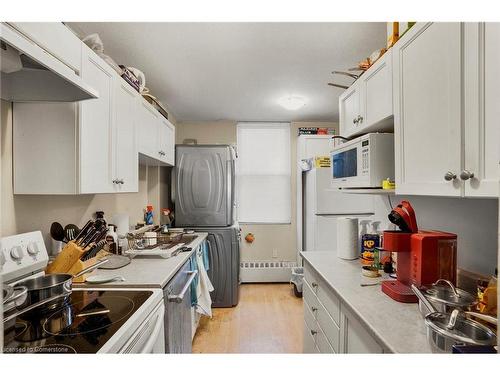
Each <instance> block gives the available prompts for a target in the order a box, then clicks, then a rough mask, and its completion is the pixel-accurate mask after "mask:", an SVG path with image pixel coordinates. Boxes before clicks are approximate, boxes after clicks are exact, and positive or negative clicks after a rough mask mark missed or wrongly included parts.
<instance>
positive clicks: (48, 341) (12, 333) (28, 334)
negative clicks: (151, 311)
mask: <svg viewBox="0 0 500 375" xmlns="http://www.w3.org/2000/svg"><path fill="white" fill-rule="evenodd" d="M152 294H153V292H152V291H147V290H116V291H115V290H77V291H73V292H72V293H71V295H70V296H69V298H68V299H67V300H66V301H65V303H64V304H63V305H62V306H59V307H57V308H55V309H46V310H43V311H40V312H37V314H29V313H26V314H23V315H21V316H19V317H17V318H16V321H15V324H14V325H11V327H10V328H8V329H7V330H6V331H5V332H4V348H3V351H4V353H57V354H63V353H68V354H71V353H73V354H74V353H97V352H98V351H99V349H101V348H102V346H103V345H104V344H105V343H106V342H107V341H108V340H109V339H110V338H111V337H112V336H113V335H114V334H116V333H117V331H118V330H119V329H120V328H121V327H122V326H123V325H124V323H125V322H126V321H127V319H128V318H130V317H131V316H132V315H133V314H134V313H135V312H136V311H137V310H138V309H139V308H140V306H141V305H142V304H143V303H144V302H145V301H146V300H147V299H148V298H149V297H150V296H151V295H152Z"/></svg>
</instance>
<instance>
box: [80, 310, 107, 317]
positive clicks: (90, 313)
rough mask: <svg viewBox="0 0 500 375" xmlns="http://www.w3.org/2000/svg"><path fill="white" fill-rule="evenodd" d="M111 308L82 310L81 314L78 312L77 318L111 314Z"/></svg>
mask: <svg viewBox="0 0 500 375" xmlns="http://www.w3.org/2000/svg"><path fill="white" fill-rule="evenodd" d="M110 311H111V310H109V309H100V310H91V311H85V312H81V313H79V314H76V315H75V317H76V318H83V317H87V316H94V315H104V314H109V312H110Z"/></svg>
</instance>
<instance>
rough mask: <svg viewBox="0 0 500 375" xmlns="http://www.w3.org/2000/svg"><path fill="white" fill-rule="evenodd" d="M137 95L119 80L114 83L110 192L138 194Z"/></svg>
mask: <svg viewBox="0 0 500 375" xmlns="http://www.w3.org/2000/svg"><path fill="white" fill-rule="evenodd" d="M139 99H140V98H139V94H138V92H137V91H135V90H134V89H133V88H132V87H131V86H130V85H129V84H128V83H127V82H125V81H124V80H122V79H117V80H115V100H114V106H115V110H114V113H115V118H114V121H113V133H112V139H113V155H112V157H113V180H112V183H113V185H114V190H115V191H117V192H121V193H125V192H127V193H129V192H137V191H139V177H138V165H139V162H138V153H137V145H136V139H137V138H136V129H135V127H136V122H137V118H136V114H137V108H138V106H139V102H138V101H139Z"/></svg>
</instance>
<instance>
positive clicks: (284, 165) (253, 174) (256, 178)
mask: <svg viewBox="0 0 500 375" xmlns="http://www.w3.org/2000/svg"><path fill="white" fill-rule="evenodd" d="M237 142H238V159H237V163H236V165H237V168H236V171H237V194H238V221H240V222H242V223H290V218H291V185H290V180H291V176H290V172H291V166H290V124H289V123H239V124H238V125H237Z"/></svg>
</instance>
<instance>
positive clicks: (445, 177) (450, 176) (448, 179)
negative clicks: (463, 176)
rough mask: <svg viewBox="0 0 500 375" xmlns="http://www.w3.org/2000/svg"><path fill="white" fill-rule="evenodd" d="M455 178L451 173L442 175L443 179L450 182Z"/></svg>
mask: <svg viewBox="0 0 500 375" xmlns="http://www.w3.org/2000/svg"><path fill="white" fill-rule="evenodd" d="M456 178H457V175H456V174H455V173H453V172H451V171H448V172H446V174H445V175H444V179H445V180H446V181H452V180H454V179H456Z"/></svg>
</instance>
